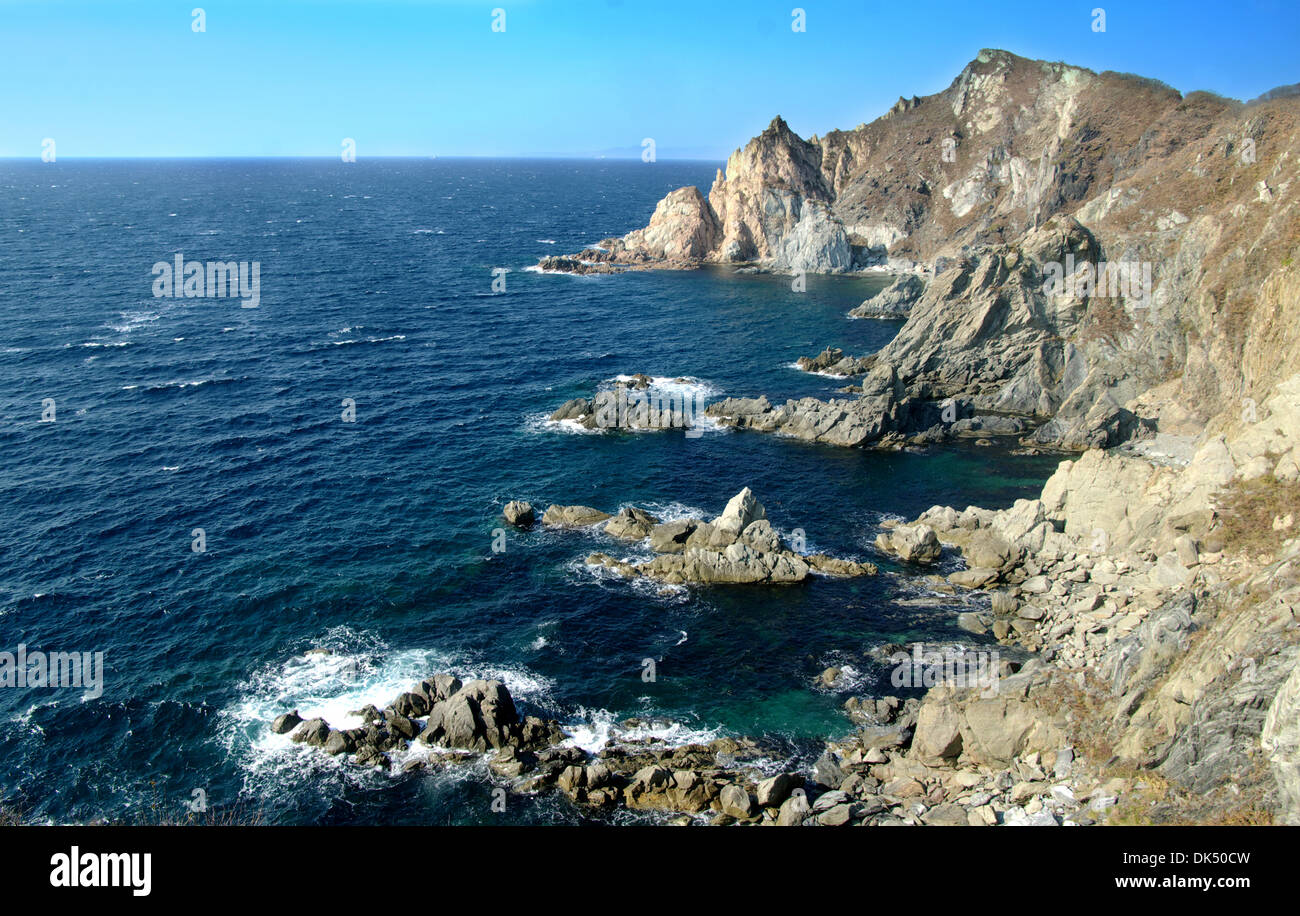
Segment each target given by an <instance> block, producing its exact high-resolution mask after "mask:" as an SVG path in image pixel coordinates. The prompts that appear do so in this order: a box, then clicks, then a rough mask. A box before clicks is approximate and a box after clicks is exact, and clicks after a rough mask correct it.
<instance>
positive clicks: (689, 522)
mask: <svg viewBox="0 0 1300 916" xmlns="http://www.w3.org/2000/svg"><path fill="white" fill-rule="evenodd" d="M699 524H700V523H699V521H698V520H697V519H692V518H683V519H678V520H676V521H672V522H664V523H663V524H661V525H656V526H654V528H652V529H651V531H650V535H649V537H650V549H651V550H653V551H654V552H655V553H679V552H681V551H683V550H685V549H686V542H687V539H688V538H690V536H691V533H692V532H693V531H694V530H695V529H696V528H697V527H698V526H699Z"/></svg>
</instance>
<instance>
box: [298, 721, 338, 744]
mask: <svg viewBox="0 0 1300 916" xmlns="http://www.w3.org/2000/svg"><path fill="white" fill-rule="evenodd" d="M329 733H330V726H329V723H328V722H326V721H325V720H324V719H320V718H316V719H308V720H307V721H305V722H303V723H302V724H301V725H299V726H298V727H297V728H296V729H294V731H293V734H291V735H290V736H289V737H290V738H291V739H293V740H294V741H297V742H300V743H302V744H308V745H311V746H312V747H323V746H324V745H325V739H326V738H328V737H329Z"/></svg>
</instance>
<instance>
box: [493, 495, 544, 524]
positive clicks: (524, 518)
mask: <svg viewBox="0 0 1300 916" xmlns="http://www.w3.org/2000/svg"><path fill="white" fill-rule="evenodd" d="M501 515H502V516H503V517H504V518H505V520H506V522H507V523H508V524H511V525H514V526H515V527H517V528H527V527H528V526H529V525H531V524H532V523H533V521H534V520H535V518H536V513H535V512H534V511H533V507H532V506H531V505H529V504H528V503H526V502H521V501H520V500H512V501H510V502H508V503H506V507H505V509H503V510H502V512H501Z"/></svg>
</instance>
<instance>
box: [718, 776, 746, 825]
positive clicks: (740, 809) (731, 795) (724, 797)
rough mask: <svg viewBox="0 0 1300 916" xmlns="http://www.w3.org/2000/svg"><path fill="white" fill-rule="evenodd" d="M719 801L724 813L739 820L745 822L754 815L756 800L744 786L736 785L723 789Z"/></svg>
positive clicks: (732, 784)
mask: <svg viewBox="0 0 1300 916" xmlns="http://www.w3.org/2000/svg"><path fill="white" fill-rule="evenodd" d="M718 801H719V803H720V805H721V808H722V813H723V814H726V815H728V816H729V817H734V818H736V819H737V820H744V819H746V818H749V817H752V816H753V815H754V800H753V799H752V798H751V797H750V795H749V793H748V792H746V791H745V789H744V788H743V787H742V786H738V785H736V784H734V783H731V784H729V785H726V786H723V787H722V794H721V795H720V796H719V798H718Z"/></svg>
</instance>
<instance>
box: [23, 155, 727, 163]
mask: <svg viewBox="0 0 1300 916" xmlns="http://www.w3.org/2000/svg"><path fill="white" fill-rule="evenodd" d="M65 159H75V160H81V161H87V160H99V161H102V160H106V159H107V160H114V161H152V162H156V161H158V160H180V159H184V160H230V159H240V160H254V159H312V160H317V159H319V160H334V161H338V162H340V164H341V165H355V164H356V163H357V162H360V161H362V160H365V159H417V160H421V161H433V160H437V159H494V160H500V159H510V160H520V161H536V160H561V161H570V162H572V161H578V162H603V161H606V160H613V161H617V162H639V161H642V160H641V157H640V156H583V155H577V154H560V153H557V154H550V153H522V154H513V155H485V154H479V153H475V154H459V155H448V156H435V155H420V154H394V155H366V156H358V157H357V158H356V159H355V160H352V161H351V162H345V161H342V160H340V159H339V156H338V154H337V153H335V154H334V155H332V156H318V155H270V154H268V155H224V154H198V155H170V156H147V155H146V156H116V155H105V156H94V155H91V156H86V155H70V156H65V155H62V154H60V155H59V156H58V157H57V158H56V159H54V160H53V161H52V162H46V161H45V160H43V159H41V157H40V155H39V154H37V155H34V156H32V155H28V156H3V155H0V162H28V161H35V162H41V163H43V164H45V165H57V164H58V163H59V162H61V161H63V160H65ZM726 159H727V157H726V156H722V157H719V158H713V157H711V156H705V157H699V156H657V157H655V159H653V160H652V161H649V162H645V165H654V164H655V163H657V162H725V161H726Z"/></svg>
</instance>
